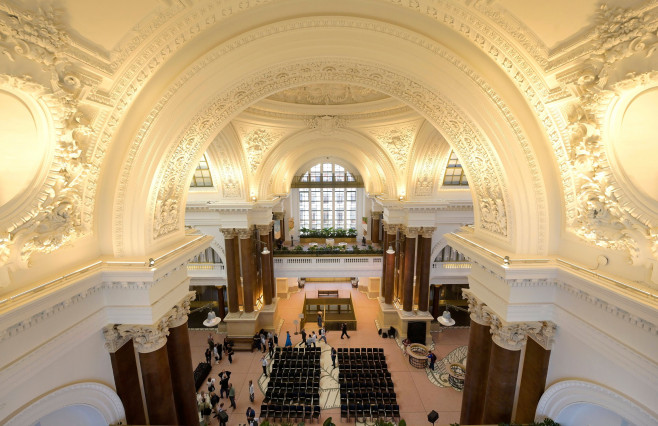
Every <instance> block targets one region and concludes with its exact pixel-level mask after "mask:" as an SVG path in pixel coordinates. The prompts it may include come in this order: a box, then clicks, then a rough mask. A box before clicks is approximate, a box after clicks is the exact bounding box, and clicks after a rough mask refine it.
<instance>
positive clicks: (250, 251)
mask: <svg viewBox="0 0 658 426" xmlns="http://www.w3.org/2000/svg"><path fill="white" fill-rule="evenodd" d="M238 237H239V238H240V257H241V259H242V294H243V296H242V306H243V307H244V312H247V313H249V312H253V311H254V288H255V287H256V283H255V281H256V271H255V268H254V242H253V241H252V231H251V229H240V230H239V231H238Z"/></svg>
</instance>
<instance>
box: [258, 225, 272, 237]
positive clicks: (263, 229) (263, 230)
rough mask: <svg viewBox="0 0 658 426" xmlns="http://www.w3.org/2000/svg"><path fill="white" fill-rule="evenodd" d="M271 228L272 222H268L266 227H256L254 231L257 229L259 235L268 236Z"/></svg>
mask: <svg viewBox="0 0 658 426" xmlns="http://www.w3.org/2000/svg"><path fill="white" fill-rule="evenodd" d="M272 227H273V225H272V222H270V223H269V224H267V225H256V229H258V232H259V233H260V235H265V234H269V233H270V231H271V230H272Z"/></svg>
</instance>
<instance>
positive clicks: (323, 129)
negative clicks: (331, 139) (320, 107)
mask: <svg viewBox="0 0 658 426" xmlns="http://www.w3.org/2000/svg"><path fill="white" fill-rule="evenodd" d="M306 126H307V127H308V128H309V129H313V130H318V131H319V132H320V134H321V135H324V136H330V135H333V134H334V133H335V132H336V130H337V129H342V128H344V127H347V120H346V119H344V118H341V117H338V116H335V115H322V116H316V117H312V118H308V119H306Z"/></svg>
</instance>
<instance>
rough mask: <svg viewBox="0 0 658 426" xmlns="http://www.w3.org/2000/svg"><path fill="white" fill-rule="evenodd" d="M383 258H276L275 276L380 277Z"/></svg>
mask: <svg viewBox="0 0 658 426" xmlns="http://www.w3.org/2000/svg"><path fill="white" fill-rule="evenodd" d="M381 274H382V257H381V256H359V257H356V256H355V257H346V256H340V257H338V256H336V257H309V256H299V257H275V258H274V276H275V277H277V278H282V277H359V276H361V277H365V276H370V277H378V276H380V275H381Z"/></svg>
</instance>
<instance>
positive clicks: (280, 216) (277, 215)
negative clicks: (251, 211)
mask: <svg viewBox="0 0 658 426" xmlns="http://www.w3.org/2000/svg"><path fill="white" fill-rule="evenodd" d="M272 217H273V218H274V220H282V219H283V212H273V213H272Z"/></svg>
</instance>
